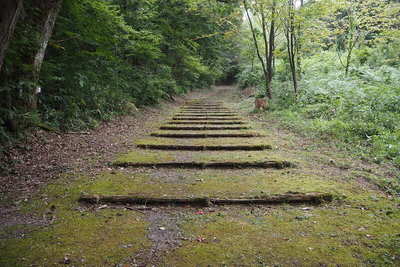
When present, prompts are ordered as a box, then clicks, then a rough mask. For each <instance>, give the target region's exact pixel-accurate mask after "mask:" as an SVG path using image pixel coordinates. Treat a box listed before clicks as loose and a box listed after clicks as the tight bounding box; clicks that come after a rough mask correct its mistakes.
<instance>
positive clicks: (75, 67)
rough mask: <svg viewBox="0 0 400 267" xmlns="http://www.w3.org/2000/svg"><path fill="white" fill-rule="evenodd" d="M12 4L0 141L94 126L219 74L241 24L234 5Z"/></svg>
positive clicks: (156, 0) (193, 0) (187, 1)
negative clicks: (15, 7) (32, 130)
mask: <svg viewBox="0 0 400 267" xmlns="http://www.w3.org/2000/svg"><path fill="white" fill-rule="evenodd" d="M8 2H10V4H9V5H10V6H11V5H12V4H11V2H18V1H8ZM19 2H21V6H22V7H20V9H19V11H18V12H19V13H20V14H19V16H18V19H17V20H16V25H15V31H14V32H13V34H12V35H11V37H10V39H11V41H10V42H9V45H8V49H7V50H6V53H5V54H6V56H5V60H4V64H3V66H2V67H1V74H0V88H1V89H0V104H1V109H0V141H2V142H4V141H7V140H8V139H10V137H12V136H15V134H23V133H24V132H25V131H26V129H27V128H29V127H30V126H40V127H42V128H47V129H61V130H76V129H81V128H85V127H94V126H96V125H97V124H98V122H99V121H102V120H107V119H110V118H111V117H112V116H114V115H116V114H124V113H127V112H132V111H133V112H134V111H135V107H136V106H142V105H148V104H154V103H157V102H158V101H159V100H160V99H166V98H171V97H173V96H174V95H176V94H181V93H185V92H187V91H189V90H191V89H193V88H202V87H207V86H209V85H211V84H213V83H214V82H215V81H216V80H223V79H225V77H224V75H225V74H226V73H229V68H231V61H232V60H231V59H232V58H233V57H232V54H233V48H234V46H233V45H232V43H233V42H231V41H230V39H231V37H230V36H232V35H234V33H235V32H236V30H237V28H238V25H239V24H240V22H241V17H240V16H238V15H237V14H240V9H239V6H238V4H235V3H233V4H230V3H224V2H223V1H221V2H219V1H207V0H172V1H162V0H135V1H131V0H112V1H102V0H83V1H74V0H65V1H62V0H57V1H19ZM46 2H48V3H47V4H46ZM54 3H55V4H54ZM9 9H10V12H11V11H12V10H11V7H10V8H9ZM50 16H53V17H56V20H55V25H54V28H51V20H49V19H48V18H49V17H50ZM46 23H47V27H46ZM49 25H50V27H49ZM46 34H48V35H50V36H51V38H50V39H49V40H48V45H47V44H46V40H45V37H46V36H45V35H46ZM3 41H4V40H2V42H3ZM43 45H44V46H45V58H44V60H43V64H41V63H39V64H37V62H36V58H37V55H38V54H39V50H40V49H41V47H42V46H43ZM46 45H47V47H46ZM39 88H40V89H39ZM39 91H40V93H37V92H39Z"/></svg>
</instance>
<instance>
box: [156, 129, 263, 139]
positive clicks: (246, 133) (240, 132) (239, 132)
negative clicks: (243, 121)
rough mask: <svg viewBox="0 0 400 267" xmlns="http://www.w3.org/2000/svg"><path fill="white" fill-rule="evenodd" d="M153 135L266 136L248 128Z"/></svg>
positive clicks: (203, 136)
mask: <svg viewBox="0 0 400 267" xmlns="http://www.w3.org/2000/svg"><path fill="white" fill-rule="evenodd" d="M151 136H158V137H169V138H210V137H211V138H221V137H260V136H264V135H263V134H262V133H261V132H257V131H248V130H244V131H243V130H233V131H157V132H153V133H151Z"/></svg>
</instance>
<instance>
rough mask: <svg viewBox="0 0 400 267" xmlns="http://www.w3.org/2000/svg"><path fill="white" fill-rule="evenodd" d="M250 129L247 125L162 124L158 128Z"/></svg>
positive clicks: (194, 129) (192, 129) (193, 129)
mask: <svg viewBox="0 0 400 267" xmlns="http://www.w3.org/2000/svg"><path fill="white" fill-rule="evenodd" d="M245 129H250V126H248V125H229V124H228V125H200V124H196V125H162V126H160V130H191V131H196V130H202V131H210V130H245Z"/></svg>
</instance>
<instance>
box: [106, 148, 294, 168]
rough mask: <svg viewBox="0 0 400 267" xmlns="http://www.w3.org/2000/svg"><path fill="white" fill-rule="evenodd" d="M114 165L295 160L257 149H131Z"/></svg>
mask: <svg viewBox="0 0 400 267" xmlns="http://www.w3.org/2000/svg"><path fill="white" fill-rule="evenodd" d="M112 164H113V165H114V166H123V167H128V166H131V167H153V166H156V167H181V168H276V169H283V168H287V167H294V166H295V165H296V164H295V163H293V162H289V161H286V160H284V159H280V158H277V157H273V156H266V155H265V152H260V151H251V152H249V151H235V152H230V151H210V152H208V153H203V152H196V151H194V152H193V151H190V152H188V151H179V152H178V151H149V150H145V151H143V150H134V151H131V152H129V153H127V154H123V155H121V156H120V157H118V158H117V159H116V160H115V161H114V162H113V163H112Z"/></svg>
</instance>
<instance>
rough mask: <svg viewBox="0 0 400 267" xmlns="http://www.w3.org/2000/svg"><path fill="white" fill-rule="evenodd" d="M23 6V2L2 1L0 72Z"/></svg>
mask: <svg viewBox="0 0 400 267" xmlns="http://www.w3.org/2000/svg"><path fill="white" fill-rule="evenodd" d="M22 6H23V5H22V0H2V3H1V4H0V71H1V68H2V66H3V61H4V57H5V54H6V50H7V48H8V44H9V42H10V39H11V37H12V36H13V34H14V30H15V25H16V24H17V21H18V18H19V15H20V13H21V10H22Z"/></svg>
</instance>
